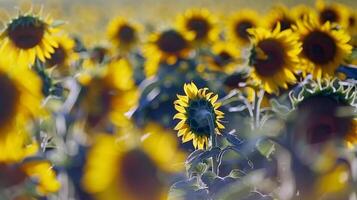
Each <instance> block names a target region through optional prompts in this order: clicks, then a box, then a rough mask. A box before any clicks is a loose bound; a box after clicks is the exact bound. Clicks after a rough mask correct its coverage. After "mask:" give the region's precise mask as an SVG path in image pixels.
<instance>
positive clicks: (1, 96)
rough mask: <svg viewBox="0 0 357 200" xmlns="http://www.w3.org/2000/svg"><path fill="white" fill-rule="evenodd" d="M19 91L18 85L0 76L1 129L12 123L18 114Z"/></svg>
mask: <svg viewBox="0 0 357 200" xmlns="http://www.w3.org/2000/svg"><path fill="white" fill-rule="evenodd" d="M19 96H20V94H19V91H18V89H17V87H16V85H15V84H14V83H13V82H12V80H10V79H9V77H8V76H7V75H5V74H0V127H3V126H5V125H7V124H8V123H9V121H11V119H12V116H14V115H15V114H16V110H17V103H18V100H19Z"/></svg>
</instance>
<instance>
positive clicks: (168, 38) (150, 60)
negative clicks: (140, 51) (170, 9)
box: [144, 29, 192, 76]
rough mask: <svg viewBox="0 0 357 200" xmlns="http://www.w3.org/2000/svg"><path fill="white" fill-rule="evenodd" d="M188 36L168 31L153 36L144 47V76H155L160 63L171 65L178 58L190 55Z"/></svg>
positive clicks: (171, 30)
mask: <svg viewBox="0 0 357 200" xmlns="http://www.w3.org/2000/svg"><path fill="white" fill-rule="evenodd" d="M191 39H192V37H190V36H188V34H181V33H180V32H178V31H176V30H173V29H169V30H165V31H162V32H161V33H157V34H153V35H151V36H150V38H149V43H148V44H147V45H146V46H145V47H144V56H145V58H146V62H145V74H146V76H152V75H155V74H156V72H157V70H158V69H159V65H160V64H161V63H165V64H169V65H173V64H175V63H176V62H177V60H178V59H180V58H187V57H188V56H189V54H190V50H191V48H190V42H189V41H190V40H191Z"/></svg>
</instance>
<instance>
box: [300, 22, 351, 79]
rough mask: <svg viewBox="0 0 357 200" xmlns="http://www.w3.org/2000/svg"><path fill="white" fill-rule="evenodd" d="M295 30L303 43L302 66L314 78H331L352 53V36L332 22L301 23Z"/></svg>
mask: <svg viewBox="0 0 357 200" xmlns="http://www.w3.org/2000/svg"><path fill="white" fill-rule="evenodd" d="M294 30H295V31H296V32H297V33H298V34H299V37H300V41H301V42H302V51H301V54H300V55H301V56H300V58H301V65H302V67H304V68H305V70H306V72H307V73H312V75H313V76H314V78H316V79H320V78H321V77H325V76H331V75H333V74H334V73H335V70H336V69H337V68H338V67H339V65H340V64H341V63H342V62H343V60H344V58H345V57H346V56H347V55H349V54H350V53H351V50H352V46H351V45H350V44H348V42H349V40H350V36H349V35H348V34H346V33H345V31H344V30H342V29H336V28H334V27H333V26H332V25H331V23H330V22H326V23H325V24H323V25H320V24H319V23H318V22H317V21H316V20H314V19H313V18H310V19H309V20H305V21H299V22H298V23H297V26H295V27H294Z"/></svg>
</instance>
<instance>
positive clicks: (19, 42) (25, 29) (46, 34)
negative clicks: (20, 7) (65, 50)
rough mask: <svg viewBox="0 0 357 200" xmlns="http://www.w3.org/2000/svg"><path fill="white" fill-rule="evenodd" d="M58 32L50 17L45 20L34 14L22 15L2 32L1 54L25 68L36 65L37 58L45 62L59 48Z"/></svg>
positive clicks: (0, 36) (9, 23)
mask: <svg viewBox="0 0 357 200" xmlns="http://www.w3.org/2000/svg"><path fill="white" fill-rule="evenodd" d="M56 31H57V28H56V27H55V26H54V25H53V22H52V20H51V19H50V18H48V17H47V18H45V19H43V18H42V17H41V16H39V15H36V14H32V13H26V14H21V15H19V16H17V17H16V18H14V19H12V20H11V21H10V22H8V24H7V26H6V28H5V29H4V30H3V31H2V33H1V35H0V39H1V40H2V42H1V46H0V53H3V54H5V55H7V57H8V58H9V60H12V61H16V63H19V64H21V65H24V66H27V65H32V64H34V63H35V59H36V58H38V59H40V60H41V61H42V62H45V61H46V58H51V53H54V51H55V48H56V47H58V43H57V42H56V41H55V39H54V33H55V32H56Z"/></svg>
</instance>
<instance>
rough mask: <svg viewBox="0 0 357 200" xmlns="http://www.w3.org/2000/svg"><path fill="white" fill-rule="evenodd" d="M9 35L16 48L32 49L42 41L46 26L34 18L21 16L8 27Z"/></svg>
mask: <svg viewBox="0 0 357 200" xmlns="http://www.w3.org/2000/svg"><path fill="white" fill-rule="evenodd" d="M7 33H8V35H9V38H10V39H11V41H12V42H14V43H15V45H16V47H18V48H21V49H30V48H33V47H35V46H36V45H38V44H39V43H40V42H41V41H42V38H43V35H44V33H45V24H44V23H43V22H42V21H41V20H39V19H38V18H35V17H32V16H20V17H18V18H17V19H15V20H13V21H12V22H11V23H10V24H9V25H8V28H7Z"/></svg>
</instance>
